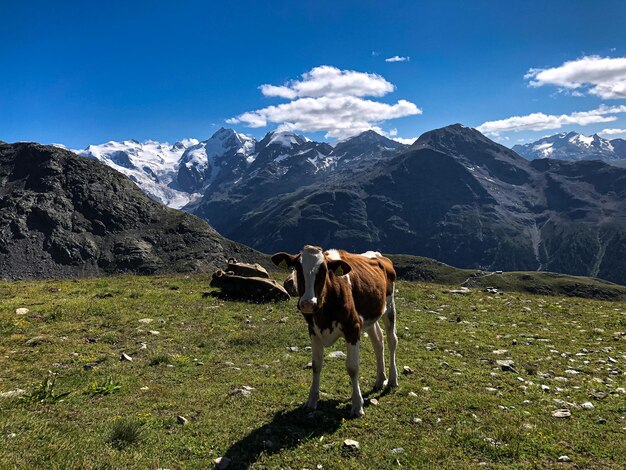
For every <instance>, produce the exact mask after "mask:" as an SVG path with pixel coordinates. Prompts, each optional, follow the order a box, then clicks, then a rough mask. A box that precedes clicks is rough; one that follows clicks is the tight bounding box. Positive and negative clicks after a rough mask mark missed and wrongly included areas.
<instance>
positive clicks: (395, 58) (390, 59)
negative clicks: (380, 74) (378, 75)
mask: <svg viewBox="0 0 626 470" xmlns="http://www.w3.org/2000/svg"><path fill="white" fill-rule="evenodd" d="M410 60H411V58H410V57H409V56H399V55H394V56H393V57H387V58H386V59H385V62H409V61H410Z"/></svg>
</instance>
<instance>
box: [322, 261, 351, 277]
mask: <svg viewBox="0 0 626 470" xmlns="http://www.w3.org/2000/svg"><path fill="white" fill-rule="evenodd" d="M328 270H329V271H332V272H333V273H335V276H343V275H344V274H348V273H349V272H350V271H352V266H350V265H349V264H348V263H346V262H345V261H344V260H342V259H336V260H332V261H328Z"/></svg>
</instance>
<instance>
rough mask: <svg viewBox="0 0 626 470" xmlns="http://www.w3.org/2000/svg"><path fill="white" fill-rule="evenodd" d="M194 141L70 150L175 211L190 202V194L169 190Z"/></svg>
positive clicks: (114, 144) (127, 143)
mask: <svg viewBox="0 0 626 470" xmlns="http://www.w3.org/2000/svg"><path fill="white" fill-rule="evenodd" d="M197 144H198V141H197V140H196V139H186V140H182V141H180V142H176V143H175V144H174V145H169V144H168V143H161V142H156V141H152V140H149V141H146V142H144V143H140V142H137V141H136V140H125V141H122V142H116V141H110V142H107V143H105V144H101V145H90V146H88V147H87V148H86V149H84V150H73V152H75V153H76V154H78V155H81V156H84V157H90V158H94V159H96V160H99V161H100V162H102V163H104V164H105V165H107V166H110V167H111V168H114V169H115V170H117V171H119V172H120V173H122V174H124V175H126V176H127V177H128V178H130V179H131V180H132V181H134V182H135V183H136V184H137V185H138V186H139V187H141V189H142V190H143V191H144V192H145V193H146V194H147V195H148V196H150V197H151V198H152V199H154V200H155V201H159V202H161V203H163V204H166V205H168V206H170V207H174V208H176V209H179V208H181V207H183V206H184V205H186V204H188V203H189V202H191V200H192V199H193V194H192V193H193V192H192V191H189V192H187V191H180V190H177V189H175V188H174V187H172V186H171V183H172V182H173V181H175V177H176V174H177V172H178V165H179V161H180V158H181V156H182V155H183V154H184V152H185V150H187V149H188V148H189V147H194V146H197Z"/></svg>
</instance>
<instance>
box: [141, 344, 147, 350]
mask: <svg viewBox="0 0 626 470" xmlns="http://www.w3.org/2000/svg"><path fill="white" fill-rule="evenodd" d="M139 344H140V347H139V349H148V343H139Z"/></svg>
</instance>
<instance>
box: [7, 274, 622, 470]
mask: <svg viewBox="0 0 626 470" xmlns="http://www.w3.org/2000/svg"><path fill="white" fill-rule="evenodd" d="M208 282H209V277H208V276H202V275H199V276H169V277H166V276H163V277H134V276H124V277H111V278H104V279H88V280H81V281H40V282H13V283H3V284H0V299H1V300H2V302H1V303H0V393H2V392H7V391H11V390H16V389H23V390H26V391H27V392H26V395H25V396H34V397H37V398H35V399H27V398H25V399H19V398H0V467H1V468H42V467H45V468H81V469H83V468H84V469H90V468H172V469H179V468H210V467H211V466H212V461H213V460H214V459H215V458H217V457H220V456H228V457H229V458H231V459H232V461H233V463H232V468H246V467H255V468H304V467H306V468H316V466H317V465H321V466H322V467H323V468H325V469H332V468H380V469H385V468H396V467H398V464H400V465H402V466H403V467H404V468H461V469H462V468H475V467H476V466H477V465H478V464H480V463H483V462H484V463H485V464H486V466H487V467H488V468H546V467H547V468H550V467H561V466H562V465H563V464H558V463H557V459H558V457H559V456H561V455H568V456H569V457H570V458H571V459H572V460H573V464H574V465H576V466H578V467H579V468H623V465H624V460H623V456H624V455H626V439H625V438H624V437H625V436H626V429H625V428H626V395H625V394H624V393H623V392H622V391H623V388H624V387H626V375H624V370H626V367H625V365H624V364H625V363H626V333H624V332H626V303H624V302H607V301H599V300H588V299H581V298H573V297H558V296H557V297H555V296H551V297H547V296H544V297H541V296H537V295H530V294H525V293H517V292H512V293H503V294H500V295H491V294H488V293H486V292H484V291H483V289H482V288H478V287H477V288H471V289H470V293H469V294H466V295H455V294H451V293H449V292H448V290H449V289H450V287H446V286H441V285H436V284H426V283H409V282H400V283H398V294H397V306H398V334H399V347H398V364H399V366H400V369H402V366H404V365H406V366H409V367H411V368H412V369H413V370H414V371H415V372H414V373H413V374H410V375H401V376H400V379H399V382H400V385H399V388H398V389H396V390H394V391H392V392H390V393H386V394H385V393H383V394H381V393H372V392H371V388H372V386H373V384H374V376H375V370H374V368H375V364H374V358H373V353H372V348H371V345H370V344H369V342H368V341H367V340H365V341H364V342H363V348H362V349H363V351H362V368H361V373H360V375H361V377H362V380H361V388H362V390H363V391H364V394H365V395H366V396H367V397H368V398H377V399H378V401H379V404H378V405H377V406H367V407H366V411H365V412H366V415H365V417H363V418H361V419H356V420H350V419H348V414H349V407H350V403H349V397H350V386H349V382H348V378H347V375H346V373H345V366H344V363H343V360H341V359H331V358H329V359H327V360H326V362H325V365H324V370H323V373H322V383H321V390H322V399H321V402H320V409H319V411H318V412H316V413H313V414H310V413H308V412H306V411H303V410H302V409H301V408H300V405H301V404H302V403H303V402H304V401H305V400H306V396H307V392H308V386H309V380H310V373H311V372H310V370H307V368H306V366H307V363H308V362H309V361H310V357H309V354H310V353H309V352H308V351H307V350H306V349H305V347H306V346H307V345H309V339H308V337H307V332H306V328H305V327H304V321H303V319H302V318H301V317H300V315H299V314H298V313H297V312H296V309H295V301H293V300H292V301H291V302H289V303H282V304H277V305H255V304H249V303H242V302H225V301H222V300H219V299H216V298H213V297H208V298H203V297H202V293H203V292H205V291H207V290H208ZM172 286H177V287H179V288H178V289H177V290H175V289H172ZM105 294H111V295H105ZM20 307H26V308H28V309H29V312H28V314H26V315H16V313H15V309H17V308H20ZM146 319H151V321H150V322H147V321H146ZM139 320H142V321H141V322H140V321H139ZM34 337H40V338H39V340H38V341H35V342H30V343H29V344H27V341H28V340H30V339H32V338H34ZM292 346H298V350H297V351H295V350H291V349H290V347H292ZM343 348H344V346H343V342H341V341H340V342H339V343H338V344H336V345H335V347H333V348H330V349H328V350H327V352H330V351H333V350H338V349H343ZM502 350H506V351H504V352H503V351H502ZM494 351H496V352H497V353H494ZM122 352H124V353H126V354H127V355H129V356H130V357H131V358H132V361H120V354H121V353H122ZM499 359H511V360H513V361H514V362H515V369H516V371H517V372H503V371H502V370H501V368H500V367H499V366H498V365H497V364H496V360H499ZM155 364H156V365H155ZM49 371H52V373H50V372H49ZM113 378H115V379H113ZM542 386H544V388H545V387H549V388H548V389H546V390H544V389H542ZM118 387H119V388H118ZM244 387H252V388H253V390H251V391H249V392H250V393H237V392H236V390H240V391H241V390H242V389H244ZM620 389H622V391H620ZM96 390H102V392H99V393H91V392H90V391H96ZM105 391H106V392H105ZM246 392H248V390H246ZM67 393H69V394H67ZM605 394H606V395H605ZM61 395H62V397H61ZM55 397H56V398H55ZM58 397H60V398H58ZM57 398H58V399H57ZM585 402H591V403H593V405H594V407H593V409H584V408H581V407H580V405H581V404H582V403H585ZM560 408H568V409H570V411H571V413H572V417H571V418H569V419H568V418H565V419H559V418H555V417H553V416H552V412H553V411H554V410H556V409H560ZM178 416H182V417H185V418H186V419H187V420H188V422H187V424H184V425H182V424H179V423H178V422H177V417H178ZM348 438H349V439H355V440H357V441H359V443H360V450H359V451H356V452H355V451H352V452H348V451H345V450H343V449H342V443H343V441H344V440H345V439H348ZM400 448H401V449H403V450H398V449H400Z"/></svg>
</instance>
